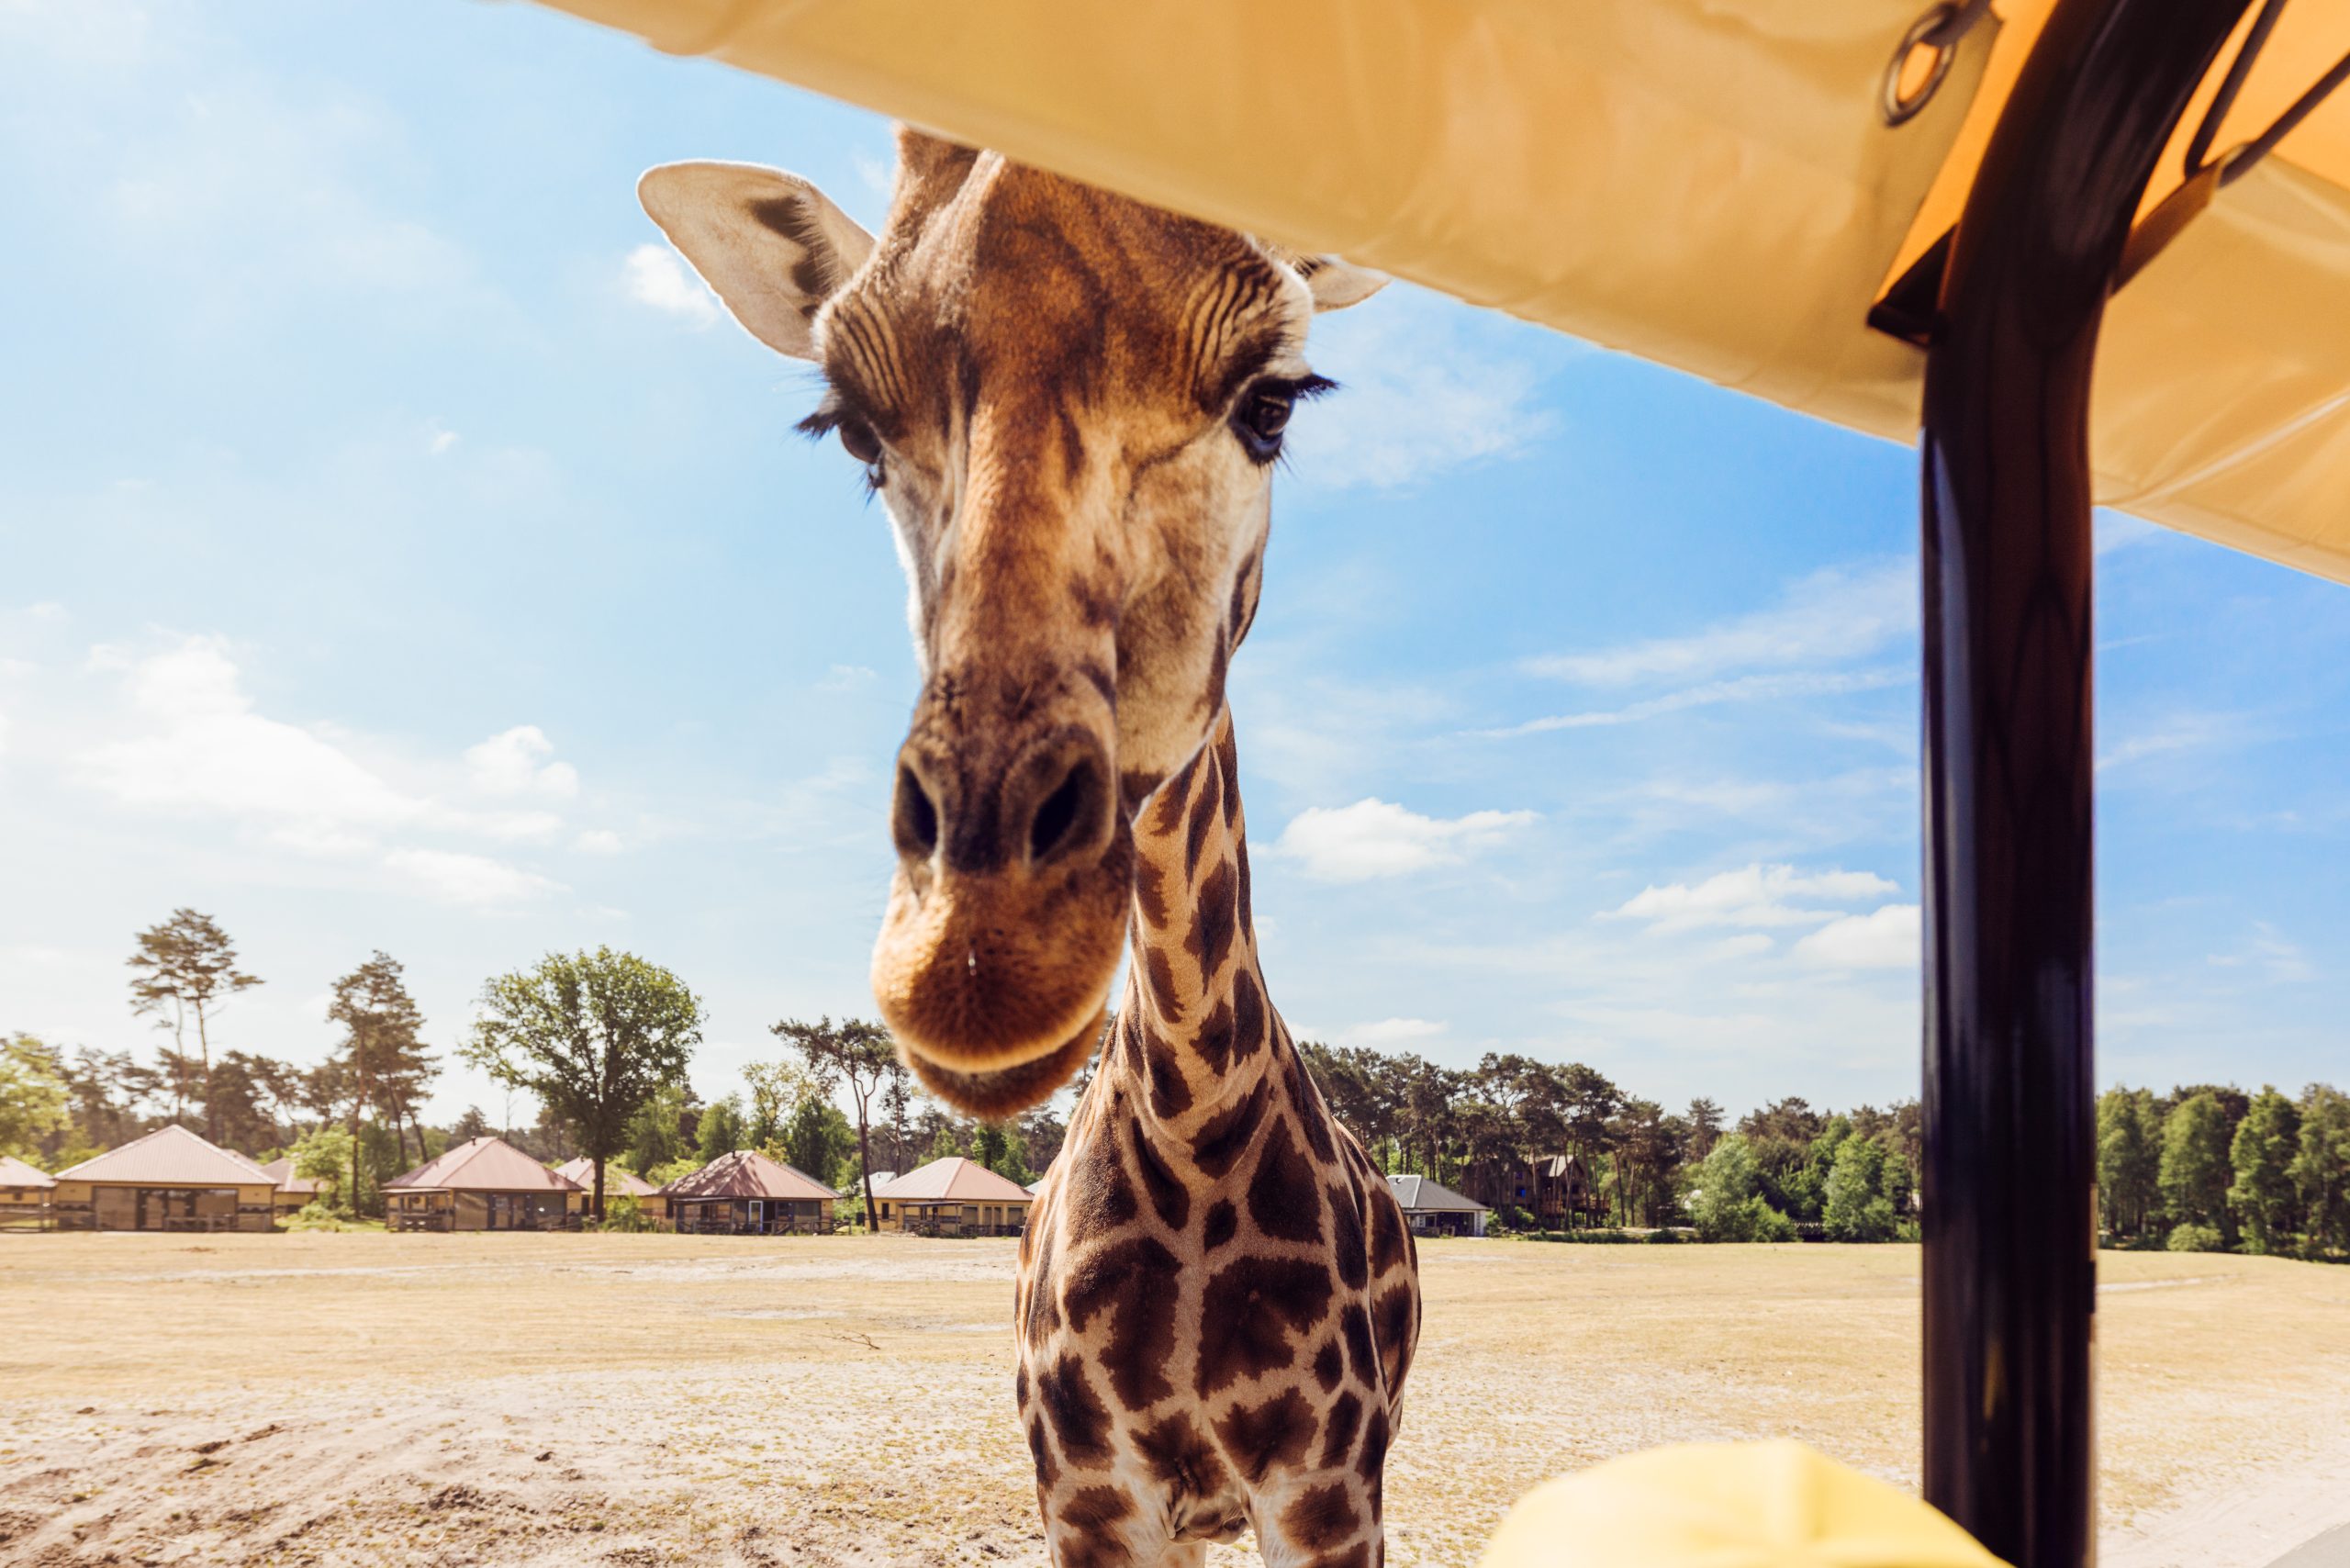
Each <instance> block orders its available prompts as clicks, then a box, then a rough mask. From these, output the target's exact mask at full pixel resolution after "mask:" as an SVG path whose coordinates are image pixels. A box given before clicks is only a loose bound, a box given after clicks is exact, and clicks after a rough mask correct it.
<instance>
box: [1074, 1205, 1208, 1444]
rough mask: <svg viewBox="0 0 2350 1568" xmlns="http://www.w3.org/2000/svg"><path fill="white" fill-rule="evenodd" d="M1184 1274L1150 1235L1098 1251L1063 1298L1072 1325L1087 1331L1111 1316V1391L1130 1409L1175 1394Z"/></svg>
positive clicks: (1105, 1354)
mask: <svg viewBox="0 0 2350 1568" xmlns="http://www.w3.org/2000/svg"><path fill="white" fill-rule="evenodd" d="M1179 1277H1180V1270H1179V1268H1178V1266H1177V1264H1176V1261H1175V1255H1174V1254H1173V1253H1172V1252H1169V1250H1167V1249H1166V1248H1164V1247H1162V1246H1160V1245H1159V1244H1158V1241H1156V1240H1154V1239H1153V1238H1149V1237H1147V1236H1145V1237H1136V1238H1134V1239H1133V1240H1130V1241H1124V1242H1120V1243H1119V1244H1117V1245H1116V1246H1114V1247H1102V1248H1097V1249H1094V1250H1093V1251H1092V1252H1091V1253H1089V1254H1088V1255H1087V1256H1086V1258H1085V1259H1084V1260H1083V1261H1082V1262H1080V1264H1079V1265H1078V1266H1077V1269H1076V1270H1075V1271H1074V1272H1072V1273H1071V1275H1070V1276H1069V1286H1068V1288H1067V1290H1066V1291H1065V1293H1064V1297H1063V1299H1064V1300H1065V1301H1066V1303H1067V1304H1068V1311H1069V1327H1071V1328H1074V1329H1076V1330H1077V1331H1078V1332H1079V1333H1080V1334H1081V1333H1083V1332H1084V1331H1085V1329H1086V1327H1087V1325H1089V1324H1090V1323H1091V1322H1092V1321H1093V1319H1094V1318H1095V1316H1098V1315H1100V1314H1101V1313H1103V1312H1108V1313H1109V1314H1110V1315H1111V1327H1110V1337H1109V1339H1108V1342H1107V1343H1106V1344H1105V1345H1104V1346H1103V1347H1102V1362H1101V1364H1102V1371H1104V1372H1107V1373H1109V1375H1110V1391H1111V1392H1112V1393H1113V1394H1115V1395H1116V1396H1117V1399H1118V1403H1119V1404H1120V1405H1121V1406H1125V1408H1126V1409H1128V1410H1144V1409H1147V1408H1149V1407H1150V1406H1153V1405H1155V1404H1157V1403H1158V1401H1160V1400H1162V1399H1164V1398H1166V1397H1167V1396H1168V1395H1169V1394H1172V1393H1174V1392H1175V1385H1174V1384H1173V1383H1169V1381H1168V1379H1167V1361H1168V1358H1169V1357H1170V1356H1172V1355H1173V1354H1174V1353H1175V1302H1176V1293H1177V1289H1178V1279H1179Z"/></svg>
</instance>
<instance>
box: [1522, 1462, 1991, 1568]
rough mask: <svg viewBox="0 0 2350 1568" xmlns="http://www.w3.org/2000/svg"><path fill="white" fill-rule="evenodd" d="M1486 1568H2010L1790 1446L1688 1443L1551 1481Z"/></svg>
mask: <svg viewBox="0 0 2350 1568" xmlns="http://www.w3.org/2000/svg"><path fill="white" fill-rule="evenodd" d="M1480 1568H2000V1563H1999V1560H1998V1559H1997V1558H1996V1557H1994V1556H1992V1555H1991V1554H1990V1553H1989V1552H1988V1551H1985V1550H1983V1548H1982V1547H1981V1546H1979V1545H1977V1544H1976V1543H1975V1538H1974V1537H1972V1536H1970V1535H1968V1534H1967V1533H1966V1532H1965V1531H1964V1530H1963V1529H1959V1528H1958V1526H1956V1525H1955V1524H1953V1523H1952V1522H1951V1521H1950V1519H1949V1518H1948V1517H1947V1516H1945V1515H1944V1514H1942V1512H1940V1511H1939V1510H1937V1509H1936V1508H1934V1507H1933V1506H1930V1505H1929V1504H1926V1503H1922V1502H1919V1500H1918V1499H1917V1498H1915V1497H1912V1496H1910V1495H1908V1494H1907V1493H1905V1492H1902V1491H1900V1490H1899V1489H1898V1488H1897V1487H1893V1486H1888V1485H1886V1484H1885V1483H1884V1482H1882V1481H1878V1480H1876V1479H1874V1478H1873V1477H1871V1476H1866V1475H1863V1474H1862V1473H1860V1472H1859V1471H1857V1470H1853V1469H1851V1468H1849V1467H1847V1466H1845V1465H1841V1464H1839V1463H1837V1462H1835V1461H1834V1460H1832V1459H1830V1458H1828V1457H1827V1456H1826V1455H1824V1454H1819V1453H1815V1452H1814V1451H1813V1450H1810V1449H1807V1448H1806V1447H1804V1445H1803V1444H1801V1443H1798V1442H1791V1441H1784V1440H1782V1441H1774V1442H1762V1443H1682V1444H1677V1445H1675V1446H1673V1447H1671V1448H1662V1449H1651V1450H1648V1451H1646V1452H1644V1453H1636V1454H1628V1455H1626V1456H1625V1457H1623V1458H1622V1459H1614V1460H1609V1461H1608V1462H1606V1463H1605V1464H1599V1465H1594V1466H1593V1467H1592V1468H1591V1469H1589V1470H1585V1471H1580V1472H1578V1473H1575V1474H1572V1475H1562V1476H1560V1477H1559V1478H1558V1479H1556V1480H1554V1481H1549V1482H1545V1483H1544V1484H1542V1485H1540V1486H1538V1487H1536V1488H1535V1489H1534V1490H1533V1491H1531V1492H1529V1493H1527V1495H1525V1496H1524V1497H1522V1498H1520V1499H1518V1502H1517V1506H1516V1507H1514V1508H1512V1509H1511V1510H1510V1512H1509V1517H1508V1518H1506V1519H1504V1520H1503V1521H1502V1528H1501V1529H1500V1530H1499V1531H1498V1532H1496V1533H1495V1535H1494V1539H1493V1540H1492V1542H1491V1544H1489V1545H1488V1546H1487V1547H1486V1548H1485V1555H1484V1556H1483V1558H1482V1559H1481V1560H1480Z"/></svg>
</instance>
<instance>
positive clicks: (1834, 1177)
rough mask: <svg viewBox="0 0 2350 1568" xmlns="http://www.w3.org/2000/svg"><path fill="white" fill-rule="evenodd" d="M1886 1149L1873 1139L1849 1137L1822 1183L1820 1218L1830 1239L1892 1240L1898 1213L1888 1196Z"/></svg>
mask: <svg viewBox="0 0 2350 1568" xmlns="http://www.w3.org/2000/svg"><path fill="white" fill-rule="evenodd" d="M1885 1165H1886V1157H1885V1148H1884V1147H1883V1146H1882V1145H1880V1144H1878V1143H1877V1142H1875V1141H1874V1139H1871V1138H1864V1137H1847V1138H1845V1139H1844V1140H1842V1141H1841V1143H1839V1144H1838V1145H1837V1146H1836V1160H1835V1164H1834V1165H1833V1166H1832V1167H1831V1168H1830V1170H1829V1173H1828V1180H1827V1182H1825V1183H1824V1184H1823V1186H1824V1192H1823V1194H1822V1198H1821V1202H1820V1216H1819V1217H1820V1220H1821V1222H1822V1224H1823V1225H1824V1226H1825V1227H1826V1229H1827V1231H1828V1239H1829V1240H1830V1241H1890V1240H1892V1239H1893V1232H1894V1226H1895V1223H1896V1221H1895V1216H1894V1213H1893V1204H1892V1203H1891V1202H1890V1201H1889V1200H1888V1199H1887V1198H1886V1196H1885V1191H1884V1188H1885Z"/></svg>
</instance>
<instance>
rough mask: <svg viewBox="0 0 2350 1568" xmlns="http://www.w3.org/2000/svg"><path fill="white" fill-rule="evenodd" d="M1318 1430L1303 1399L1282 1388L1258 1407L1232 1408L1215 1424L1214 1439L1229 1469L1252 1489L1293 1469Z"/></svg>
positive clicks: (1296, 1393) (1297, 1393) (1303, 1396)
mask: <svg viewBox="0 0 2350 1568" xmlns="http://www.w3.org/2000/svg"><path fill="white" fill-rule="evenodd" d="M1319 1426H1320V1422H1319V1421H1317V1420H1316V1419H1315V1415H1314V1406H1312V1405H1310V1404H1308V1403H1307V1402H1306V1398H1305V1395H1304V1394H1300V1393H1299V1392H1298V1391H1297V1390H1296V1389H1294V1388H1284V1389H1282V1390H1281V1392H1280V1393H1279V1394H1274V1395H1273V1396H1272V1397H1271V1398H1270V1399H1268V1400H1266V1401H1265V1402H1264V1403H1263V1404H1261V1405H1258V1406H1248V1405H1236V1406H1233V1407H1232V1409H1231V1410H1230V1411H1228V1412H1227V1413H1226V1414H1225V1417H1224V1418H1223V1419H1222V1420H1220V1421H1218V1422H1217V1423H1216V1424H1215V1435H1216V1437H1217V1439H1219V1440H1221V1441H1222V1442H1223V1444H1224V1451H1225V1455H1226V1457H1228V1458H1229V1459H1230V1460H1231V1461H1232V1468H1233V1469H1235V1470H1237V1471H1238V1472H1239V1473H1240V1476H1241V1478H1242V1479H1243V1480H1245V1481H1247V1482H1248V1483H1249V1484H1251V1485H1255V1484H1259V1483H1260V1482H1262V1481H1263V1480H1264V1479H1265V1476H1266V1475H1267V1474H1268V1473H1270V1472H1271V1471H1272V1470H1274V1469H1275V1468H1277V1467H1278V1468H1282V1469H1290V1468H1294V1467H1295V1466H1296V1464H1297V1462H1299V1461H1300V1460H1302V1459H1304V1457H1305V1450H1306V1445H1308V1444H1309V1443H1311V1442H1313V1441H1314V1434H1315V1429H1316V1428H1318V1427H1319Z"/></svg>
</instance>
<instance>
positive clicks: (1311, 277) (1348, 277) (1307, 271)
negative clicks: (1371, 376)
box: [1259, 241, 1387, 315]
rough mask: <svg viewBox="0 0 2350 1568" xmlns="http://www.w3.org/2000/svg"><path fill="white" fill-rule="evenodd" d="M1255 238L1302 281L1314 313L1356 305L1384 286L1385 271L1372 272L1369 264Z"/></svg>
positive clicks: (1385, 280)
mask: <svg viewBox="0 0 2350 1568" xmlns="http://www.w3.org/2000/svg"><path fill="white" fill-rule="evenodd" d="M1259 243H1260V244H1262V245H1263V246H1264V247H1265V249H1266V250H1267V251H1268V252H1271V254H1272V257H1273V259H1274V260H1275V261H1277V262H1279V263H1281V265H1283V266H1285V267H1287V268H1289V270H1290V271H1292V272H1293V273H1295V274H1297V275H1298V276H1299V277H1301V278H1303V279H1304V281H1305V292H1306V293H1308V294H1310V295H1312V296H1313V297H1314V309H1315V313H1316V314H1317V315H1318V314H1319V313H1320V312H1322V311H1325V310H1344V309H1345V308H1347V307H1348V306H1349V305H1360V304H1361V303H1362V302H1363V301H1364V300H1366V299H1369V298H1370V297H1371V296H1372V295H1374V294H1377V293H1378V292H1379V291H1380V290H1381V289H1382V288H1385V287H1386V286H1387V274H1385V273H1375V272H1372V271H1371V269H1370V268H1369V267H1359V266H1356V265H1354V264H1353V263H1348V262H1342V261H1340V260H1338V258H1337V257H1336V256H1314V255H1308V254H1307V253H1305V252H1303V251H1292V250H1291V249H1290V248H1289V247H1288V246H1287V245H1276V244H1274V243H1273V242H1272V241H1259Z"/></svg>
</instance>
